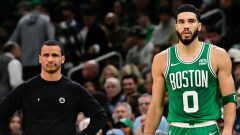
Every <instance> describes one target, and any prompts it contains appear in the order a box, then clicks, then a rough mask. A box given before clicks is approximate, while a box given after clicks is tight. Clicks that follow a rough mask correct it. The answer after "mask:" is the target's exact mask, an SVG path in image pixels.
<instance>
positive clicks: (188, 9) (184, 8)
mask: <svg viewBox="0 0 240 135" xmlns="http://www.w3.org/2000/svg"><path fill="white" fill-rule="evenodd" d="M182 12H192V13H194V14H195V15H196V17H197V20H198V21H199V22H201V17H200V11H199V10H198V9H197V8H196V7H195V6H194V5H191V4H183V5H181V6H179V7H178V9H177V11H176V16H175V18H176V21H177V16H178V14H180V13H182Z"/></svg>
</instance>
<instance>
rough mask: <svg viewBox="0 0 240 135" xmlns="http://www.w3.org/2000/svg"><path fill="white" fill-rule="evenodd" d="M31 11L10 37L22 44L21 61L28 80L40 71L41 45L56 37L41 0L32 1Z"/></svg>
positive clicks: (24, 75)
mask: <svg viewBox="0 0 240 135" xmlns="http://www.w3.org/2000/svg"><path fill="white" fill-rule="evenodd" d="M31 7H32V9H31V11H29V13H27V14H26V15H24V16H23V17H22V18H21V19H20V20H19V21H18V24H17V26H16V28H15V30H14V32H13V34H12V35H11V37H10V38H9V40H10V41H15V42H17V43H19V44H20V45H21V51H22V55H21V58H20V59H21V62H22V64H23V78H24V80H27V79H29V78H31V77H33V76H35V75H37V74H38V73H39V72H40V69H41V68H40V65H39V63H38V54H39V49H40V45H41V44H42V43H43V42H44V41H46V40H48V39H54V33H55V29H54V27H53V25H52V23H51V21H50V17H49V16H48V15H47V14H44V13H42V7H41V1H39V0H35V1H32V3H31Z"/></svg>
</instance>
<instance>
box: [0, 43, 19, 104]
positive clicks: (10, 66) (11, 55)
mask: <svg viewBox="0 0 240 135" xmlns="http://www.w3.org/2000/svg"><path fill="white" fill-rule="evenodd" d="M3 52H4V53H3V54H1V55H0V65H1V66H0V100H2V99H3V98H4V97H5V96H7V95H8V93H9V92H10V91H11V90H12V89H13V88H15V87H16V86H18V85H19V84H20V83H22V82H23V79H22V64H21V62H20V61H19V60H18V59H19V57H20V55H21V50H20V46H19V45H18V44H17V43H16V42H11V41H10V42H7V43H6V44H5V45H4V47H3Z"/></svg>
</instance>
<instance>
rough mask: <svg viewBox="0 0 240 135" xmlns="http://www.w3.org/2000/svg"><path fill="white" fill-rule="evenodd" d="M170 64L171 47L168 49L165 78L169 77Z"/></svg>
mask: <svg viewBox="0 0 240 135" xmlns="http://www.w3.org/2000/svg"><path fill="white" fill-rule="evenodd" d="M169 66H170V48H168V49H167V66H166V68H165V72H164V78H165V79H167V74H168V71H169Z"/></svg>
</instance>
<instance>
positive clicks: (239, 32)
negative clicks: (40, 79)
mask: <svg viewBox="0 0 240 135" xmlns="http://www.w3.org/2000/svg"><path fill="white" fill-rule="evenodd" d="M183 3H190V4H193V5H195V6H196V7H198V8H199V9H200V11H201V14H202V15H204V17H203V18H202V30H201V31H200V32H199V40H200V41H204V42H208V43H212V44H214V45H216V46H219V47H222V48H224V49H225V50H226V51H227V52H228V53H229V55H230V57H231V58H232V63H233V72H232V73H233V76H234V80H235V86H236V91H237V93H238V104H240V38H239V37H240V18H239V17H238V13H240V2H239V1H238V0H42V1H41V0H10V1H1V2H0V20H1V22H0V64H1V67H0V75H1V76H3V78H4V79H5V80H4V79H2V80H0V99H1V98H4V96H6V95H7V93H8V91H9V89H12V88H14V87H16V86H17V85H18V84H20V83H22V82H23V81H25V80H27V79H29V78H31V77H33V76H35V75H37V74H39V73H40V65H39V63H38V55H39V52H38V50H39V48H40V45H41V44H42V43H43V42H44V41H46V40H49V39H55V40H58V41H59V42H61V43H62V44H63V46H64V49H65V55H66V61H65V63H64V65H63V67H62V70H63V74H64V75H67V73H68V72H69V70H70V69H72V68H74V67H76V66H78V65H79V64H83V68H82V69H80V70H79V71H77V72H74V74H73V75H72V76H70V77H71V79H73V80H74V81H76V82H78V83H80V84H81V85H83V86H84V87H85V88H86V89H87V90H88V91H89V92H90V93H91V94H92V95H93V96H94V97H95V98H96V99H97V100H98V101H99V103H100V104H101V105H102V106H103V107H104V109H105V111H106V112H107V114H108V118H109V119H108V124H107V125H106V126H105V127H104V129H102V130H101V131H99V133H98V135H102V134H109V135H110V134H117V135H121V134H122V135H142V134H143V129H144V123H145V117H146V112H147V110H148V107H149V104H150V101H151V87H152V77H151V64H152V59H153V57H154V55H156V54H157V53H159V52H161V51H163V50H165V49H167V48H168V47H170V46H172V45H174V44H176V43H177V41H178V39H177V35H176V29H175V23H176V22H175V11H176V9H177V7H178V6H179V5H181V4H183ZM215 9H217V10H219V11H220V12H217V13H216V14H210V13H211V12H212V11H213V10H215ZM208 14H209V15H208ZM222 15H223V16H222ZM222 26H223V27H222ZM112 51H116V52H117V53H119V54H120V56H121V57H122V59H123V65H121V64H119V59H117V58H116V57H110V58H106V59H105V60H103V61H96V60H95V58H98V57H99V56H102V55H104V54H107V53H109V52H112ZM8 57H10V58H8ZM12 60H14V61H12ZM2 65H4V66H2ZM9 65H11V66H9ZM7 74H9V75H7ZM7 79H9V80H10V81H9V82H7V81H6V80H7ZM167 115H168V98H167V97H166V99H165V110H164V117H163V118H162V120H161V124H160V126H159V127H158V131H157V132H156V134H159V135H160V134H164V132H167V129H168V122H167V120H166V118H167ZM221 122H223V119H221V120H219V125H220V128H221V127H223V126H224V125H222V123H221ZM88 124H89V119H88V118H86V117H85V116H84V114H82V113H79V117H78V118H77V122H76V130H78V131H79V132H80V131H81V130H83V129H84V128H86V126H87V125H88ZM9 127H10V129H11V130H12V132H13V133H14V134H16V135H20V134H21V131H20V129H21V113H20V112H16V113H15V114H14V115H13V117H12V118H11V119H10V120H9ZM234 131H235V132H240V106H238V110H237V118H236V122H235V129H234Z"/></svg>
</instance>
